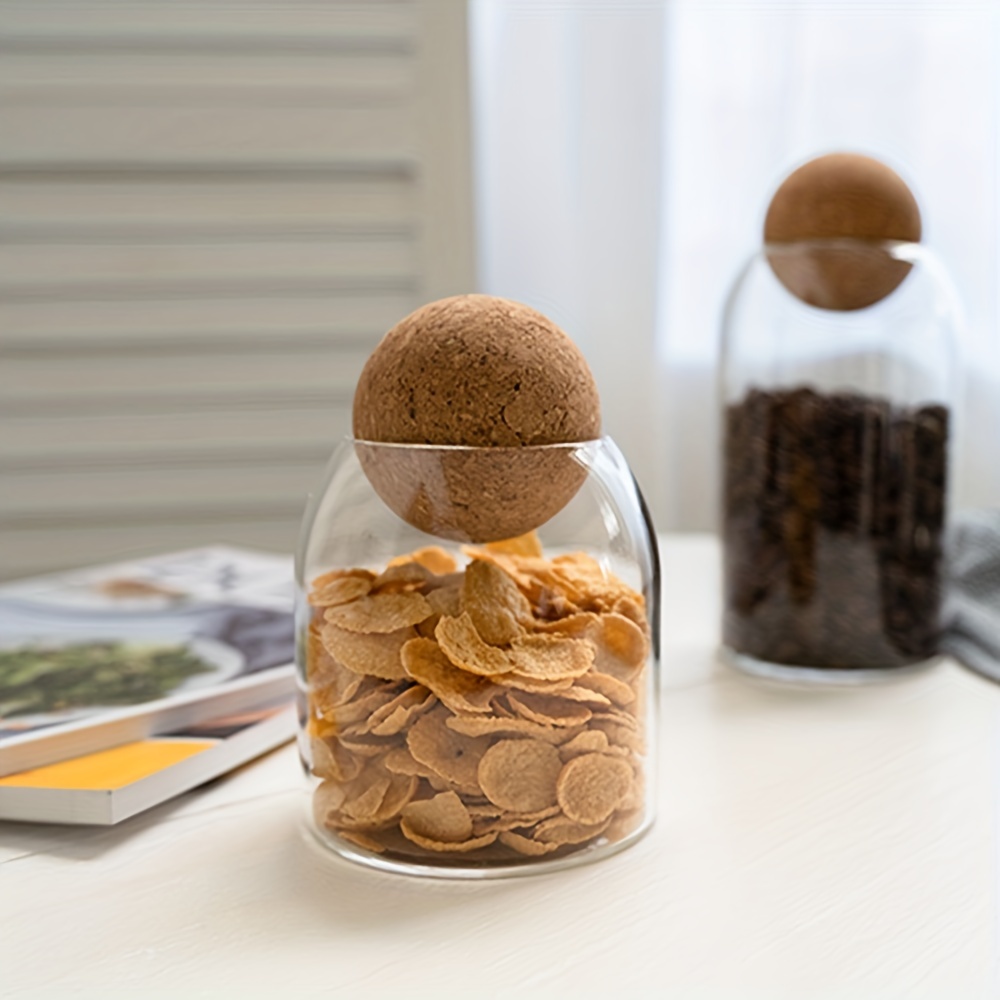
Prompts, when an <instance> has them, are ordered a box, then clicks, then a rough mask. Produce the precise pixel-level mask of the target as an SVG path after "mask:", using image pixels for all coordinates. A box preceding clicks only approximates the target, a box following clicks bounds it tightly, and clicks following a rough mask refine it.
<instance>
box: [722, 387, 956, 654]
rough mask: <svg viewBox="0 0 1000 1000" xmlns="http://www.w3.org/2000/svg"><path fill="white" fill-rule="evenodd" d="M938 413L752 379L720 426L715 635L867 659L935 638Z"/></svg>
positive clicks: (944, 440) (778, 649)
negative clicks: (720, 608) (721, 565)
mask: <svg viewBox="0 0 1000 1000" xmlns="http://www.w3.org/2000/svg"><path fill="white" fill-rule="evenodd" d="M948 421H949V415H948V411H947V409H946V408H945V407H943V406H938V405H925V406H921V407H919V408H905V407H900V406H896V405H894V404H892V403H890V402H889V400H887V399H884V398H879V397H875V396H865V395H860V394H857V393H846V392H842V393H820V392H817V391H816V390H814V389H811V388H808V387H800V388H795V389H789V390H781V391H763V390H760V389H751V390H750V391H749V392H748V393H747V395H746V396H745V397H744V398H743V399H742V400H741V401H740V402H739V403H736V404H734V405H731V406H729V407H728V409H727V412H726V423H725V445H724V488H723V541H724V545H725V569H724V571H725V616H724V623H723V634H724V639H725V642H726V644H727V645H728V646H729V647H730V648H732V649H733V650H735V651H736V652H739V653H745V654H747V655H750V656H753V657H756V658H758V659H761V660H766V661H769V662H772V663H782V664H789V665H796V666H808V667H828V668H854V667H856V668H876V667H890V666H901V665H903V664H906V663H912V662H916V661H919V660H922V659H925V658H927V657H928V656H932V655H933V654H934V653H935V652H936V651H937V647H938V639H939V631H940V625H939V605H940V596H941V593H940V591H941V548H942V535H943V529H944V517H945V498H946V485H947V484H946V479H947V464H948V455H947V449H948Z"/></svg>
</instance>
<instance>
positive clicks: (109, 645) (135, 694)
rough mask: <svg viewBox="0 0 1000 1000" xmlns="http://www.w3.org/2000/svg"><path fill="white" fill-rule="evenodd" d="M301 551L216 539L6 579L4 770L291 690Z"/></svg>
mask: <svg viewBox="0 0 1000 1000" xmlns="http://www.w3.org/2000/svg"><path fill="white" fill-rule="evenodd" d="M292 606H293V588H292V564H291V559H290V558H286V557H283V556H276V555H269V554H266V553H259V552H253V551H250V550H246V549H236V548H229V547H225V546H212V547H208V548H201V549H192V550H189V551H185V552H176V553H171V554H169V555H163V556H157V557H153V558H149V559H143V560H137V561H135V562H128V563H119V564H115V565H110V566H102V567H97V568H91V569H87V570H82V571H75V572H71V573H59V574H54V575H51V576H46V577H40V578H36V579H32V580H25V581H20V582H17V583H11V584H6V585H3V586H0V776H2V775H6V774H12V773H15V772H20V771H25V770H27V769H29V768H37V767H41V766H43V765H46V764H50V763H53V762H54V761H59V760H65V759H66V758H69V757H78V756H80V755H81V754H85V753H90V752H93V751H96V750H103V749H107V748H109V747H113V746H118V745H121V744H125V743H130V742H133V741H136V740H141V739H144V738H145V737H148V736H151V735H154V734H156V733H163V732H169V731H175V730H177V729H179V728H181V727H183V726H187V725H193V724H195V723H198V722H201V721H204V720H206V719H211V718H213V717H216V716H219V715H221V714H224V713H229V712H239V711H244V710H248V709H251V708H259V707H264V706H268V705H278V704H283V703H287V702H288V701H289V700H290V699H291V698H292V696H293V694H294V668H293V667H292V665H291V664H292V660H293V657H294V624H293V616H292Z"/></svg>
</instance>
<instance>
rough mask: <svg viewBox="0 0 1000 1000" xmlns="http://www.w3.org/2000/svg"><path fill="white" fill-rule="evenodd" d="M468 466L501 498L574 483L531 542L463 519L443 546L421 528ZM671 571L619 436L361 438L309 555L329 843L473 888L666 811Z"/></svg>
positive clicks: (304, 624) (585, 848)
mask: <svg viewBox="0 0 1000 1000" xmlns="http://www.w3.org/2000/svg"><path fill="white" fill-rule="evenodd" d="M373 469H376V470H383V471H387V473H388V474H390V475H388V478H387V479H382V478H380V473H378V472H376V473H375V474H372V470H373ZM366 470H367V474H366ZM469 470H473V473H474V475H475V476H476V477H477V480H478V479H483V480H484V481H485V482H487V483H488V484H489V486H488V487H487V489H488V490H489V495H488V496H487V495H486V493H484V494H483V496H482V498H481V504H482V505H483V507H486V506H487V505H488V504H490V503H494V502H498V501H497V500H496V499H495V498H497V497H500V498H501V502H502V498H503V497H504V496H506V495H509V494H510V491H509V490H507V489H506V487H505V484H515V483H523V482H525V481H528V480H531V477H532V476H536V477H537V474H538V473H539V471H541V472H543V473H546V475H547V476H548V478H549V479H550V480H551V482H550V483H549V486H550V487H551V489H550V492H552V490H553V489H554V488H555V487H554V486H552V484H553V483H556V482H558V481H560V480H562V481H564V482H565V481H567V478H568V480H569V481H571V483H572V486H571V488H570V492H571V493H572V494H573V495H572V498H571V499H569V501H568V503H566V505H565V506H564V507H562V509H561V510H559V512H558V513H557V514H555V516H553V517H551V518H549V519H548V520H547V521H546V522H545V523H544V524H543V525H542V526H541V527H539V528H538V529H537V531H533V532H530V533H528V534H525V535H524V536H522V537H519V538H517V539H514V540H508V541H503V540H501V541H496V542H490V543H485V544H473V543H468V544H466V543H463V542H462V540H461V529H460V528H459V530H455V531H452V530H448V531H444V533H445V534H447V535H451V536H452V537H450V538H442V537H439V536H432V535H429V534H426V533H425V532H424V531H421V530H419V528H417V527H414V526H413V525H412V524H411V523H408V522H409V521H411V520H416V521H417V522H418V523H419V524H421V525H426V524H427V523H428V521H429V520H430V521H431V522H433V520H434V518H435V517H437V516H438V515H440V517H442V518H447V511H446V510H445V509H444V508H445V507H447V506H448V505H449V504H450V502H451V501H450V498H453V497H454V496H456V495H458V494H461V495H463V496H464V495H466V493H467V491H465V490H464V489H460V488H459V486H460V482H459V481H464V479H463V477H465V476H466V475H467V474H469ZM390 480H391V485H390V486H389V488H388V489H387V488H384V484H385V483H386V482H389V481H390ZM373 481H374V482H375V483H376V484H379V488H378V490H376V487H375V486H373ZM456 484H459V485H456ZM577 484H578V485H577ZM512 488H513V487H512ZM383 496H385V497H386V498H387V499H386V500H383ZM435 498H437V499H435ZM442 498H446V499H448V503H447V504H444V506H441V507H440V508H439V509H436V508H435V504H436V503H437V502H438V501H439V500H441V499H442ZM390 504H391V507H390ZM396 511H398V512H399V513H396ZM414 511H418V514H417V515H414ZM442 511H444V513H442ZM400 514H402V515H403V516H400ZM404 517H405V518H407V519H406V520H404ZM477 517H478V514H477ZM501 520H502V516H501ZM436 523H439V524H442V523H443V521H442V520H440V519H439V520H438V521H437V522H436ZM477 523H478V522H477ZM455 535H458V536H459V537H458V538H456V537H454V536H455ZM658 573H659V571H658V564H657V556H656V548H655V537H654V536H653V533H652V530H651V528H650V525H649V522H648V519H647V517H646V515H645V511H644V506H643V504H642V501H641V498H640V496H639V494H638V491H637V488H636V487H635V483H634V480H633V478H632V476H631V474H630V473H629V470H628V467H627V465H626V464H625V462H624V460H623V459H622V457H621V455H620V453H619V452H618V450H617V449H616V448H615V446H614V444H613V443H612V442H610V441H609V440H607V439H602V440H599V441H590V442H584V443H580V444H574V445H558V446H546V447H544V448H520V449H477V448H438V447H432V446H422V445H385V444H373V443H367V442H357V441H346V442H344V443H343V444H342V445H341V446H340V447H339V448H338V449H337V451H336V452H335V454H334V456H333V459H332V460H331V463H330V466H329V469H328V472H327V477H326V482H325V484H324V487H323V489H322V491H321V492H320V493H319V494H318V495H317V496H316V497H315V498H314V499H313V500H312V501H311V503H310V507H309V510H308V511H307V514H306V518H305V521H304V524H303V530H302V537H301V541H300V547H299V552H298V558H297V566H296V574H297V589H298V600H297V610H296V626H297V661H298V668H299V685H300V719H301V720H302V724H301V727H300V741H299V747H300V752H301V758H302V762H303V767H304V770H305V772H306V784H307V794H308V808H307V822H308V824H309V827H310V829H311V831H312V832H313V833H314V835H315V836H316V837H317V838H318V840H319V841H320V842H321V843H322V844H324V845H326V846H327V847H329V848H331V849H332V850H333V851H334V852H336V853H337V854H339V855H341V856H342V857H345V858H348V859H350V860H354V861H358V862H361V863H364V864H367V865H370V866H372V867H377V868H382V869H384V870H389V871H397V872H404V873H409V874H420V875H430V876H442V877H466V878H483V877H495V876H503V875H520V874H527V873H531V872H535V871H541V870H546V869H551V868H553V867H563V866H566V865H570V864H576V863H579V862H581V861H587V860H593V859H596V858H599V857H601V856H603V855H604V854H607V853H611V852H613V851H616V850H618V849H620V848H622V847H624V846H626V845H628V844H630V843H632V842H633V841H634V840H636V839H637V838H638V837H640V836H641V835H642V834H643V833H644V832H645V831H646V830H647V829H648V828H649V826H650V824H651V822H652V818H653V802H652V789H653V787H654V782H653V775H652V766H653V761H654V759H655V757H654V750H655V745H656V718H655V707H656V697H655V694H656V685H657V679H658V630H657V619H658V613H659V605H658V588H659V575H658Z"/></svg>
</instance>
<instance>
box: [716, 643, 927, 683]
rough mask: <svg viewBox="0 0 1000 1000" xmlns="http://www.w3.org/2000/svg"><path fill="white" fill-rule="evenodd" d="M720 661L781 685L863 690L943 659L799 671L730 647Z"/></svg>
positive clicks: (912, 672)
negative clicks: (867, 686) (867, 685)
mask: <svg viewBox="0 0 1000 1000" xmlns="http://www.w3.org/2000/svg"><path fill="white" fill-rule="evenodd" d="M720 657H721V659H722V661H723V663H725V664H726V665H727V666H730V667H733V668H734V669H736V670H738V671H739V672H740V673H743V674H749V675H750V676H751V677H759V678H762V679H764V680H768V681H779V682H781V683H782V684H800V685H802V686H804V687H861V686H862V685H865V684H879V683H884V682H886V681H892V680H899V679H903V678H906V677H912V676H913V675H914V674H919V673H923V671H925V670H927V669H929V668H930V667H932V666H934V665H935V664H937V663H939V662H940V661H941V657H940V656H931V657H929V658H928V659H926V660H918V661H917V662H916V663H907V664H904V665H903V666H899V667H855V668H852V669H851V668H836V667H800V666H793V665H791V664H787V663H771V662H769V661H767V660H758V659H757V657H755V656H748V655H747V654H746V653H738V652H736V650H734V649H732V648H731V647H729V646H722V647H721V648H720Z"/></svg>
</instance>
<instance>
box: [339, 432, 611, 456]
mask: <svg viewBox="0 0 1000 1000" xmlns="http://www.w3.org/2000/svg"><path fill="white" fill-rule="evenodd" d="M344 440H345V441H346V442H347V443H348V444H352V445H361V446H362V447H364V448H372V449H379V450H382V449H384V450H390V449H399V450H406V451H426V452H431V451H442V452H449V453H452V454H457V453H460V452H482V453H486V452H489V453H491V454H492V453H500V452H504V453H506V452H510V453H512V454H514V453H525V452H529V453H532V454H537V453H540V452H544V451H571V450H573V449H577V448H583V447H586V446H588V445H601V444H607V443H609V442H610V441H611V438H610V437H609V436H608V435H606V434H602V435H601V436H600V437H596V438H587V439H585V440H583V441H558V442H554V443H552V444H523V445H465V444H428V443H426V442H413V443H409V442H405V441H370V440H367V439H366V438H356V437H354V436H353V435H350V434H347V435H345V437H344Z"/></svg>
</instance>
